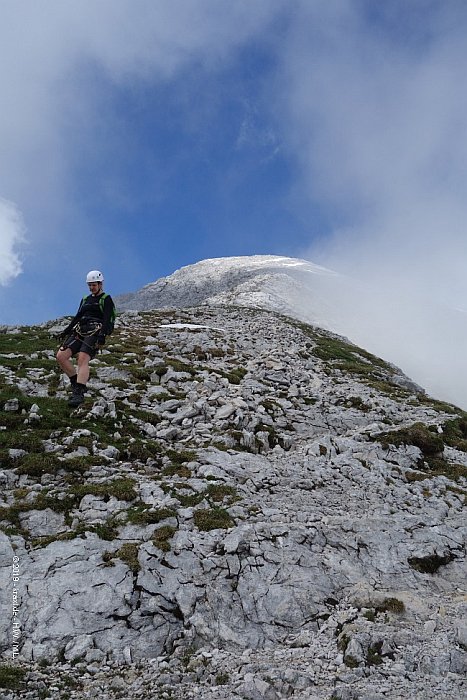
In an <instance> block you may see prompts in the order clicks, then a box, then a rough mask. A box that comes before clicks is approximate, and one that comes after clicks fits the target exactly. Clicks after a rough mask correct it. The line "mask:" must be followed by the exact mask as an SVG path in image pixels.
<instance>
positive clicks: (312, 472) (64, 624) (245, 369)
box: [0, 306, 467, 700]
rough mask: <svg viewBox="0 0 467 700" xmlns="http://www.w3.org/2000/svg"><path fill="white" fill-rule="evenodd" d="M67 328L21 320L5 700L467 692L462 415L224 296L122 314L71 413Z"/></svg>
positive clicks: (2, 537)
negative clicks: (61, 367) (60, 363)
mask: <svg viewBox="0 0 467 700" xmlns="http://www.w3.org/2000/svg"><path fill="white" fill-rule="evenodd" d="M62 325H63V324H62ZM59 326H60V324H58V323H57V322H51V323H48V324H43V325H42V326H37V327H28V328H21V329H20V328H12V327H8V328H6V327H4V328H2V329H1V332H0V381H1V389H0V484H1V500H0V541H1V548H0V567H1V568H0V580H1V599H2V610H6V611H7V613H6V614H5V615H2V618H1V620H0V627H1V635H0V639H1V640H2V646H1V652H2V659H3V664H2V665H1V667H0V697H5V698H8V699H10V698H13V697H17V693H18V692H19V691H21V696H22V697H24V698H36V697H37V698H54V699H55V698H73V699H74V698H93V697H99V698H101V699H102V700H103V699H104V698H109V699H110V698H119V697H121V698H123V697H125V698H173V699H175V698H176V699H180V700H181V699H182V698H183V699H188V698H200V699H201V698H202V699H203V700H227V699H235V698H239V699H240V698H244V699H245V700H280V699H282V698H289V697H291V698H294V699H295V700H331V699H333V700H357V699H358V700H383V699H385V700H387V699H390V700H395V699H396V698H411V699H413V700H416V699H420V700H422V699H425V698H426V699H428V698H431V697H432V696H438V697H439V698H443V699H446V700H451V699H452V700H454V699H455V700H458V699H459V698H461V697H463V696H465V694H466V685H465V673H466V670H467V653H466V652H467V625H466V621H465V620H466V609H467V594H466V577H465V574H466V568H465V541H466V525H465V517H464V512H465V511H464V508H465V497H466V494H467V417H466V415H465V414H464V413H463V412H462V411H460V410H459V409H457V408H456V407H454V406H451V405H449V404H445V403H441V402H438V401H435V400H434V399H431V398H430V397H428V396H426V394H425V393H424V392H423V391H422V390H421V389H420V387H418V386H417V385H415V384H414V383H413V382H411V381H410V380H409V379H408V378H407V377H405V376H404V375H403V374H402V373H401V372H400V371H399V370H398V369H397V368H396V367H394V366H392V365H390V364H388V363H386V362H384V361H383V360H380V359H378V358H376V357H374V356H372V355H370V354H369V353H367V352H365V351H364V350H362V349H361V348H357V347H356V346H353V345H351V344H350V343H348V342H347V341H345V340H344V339H342V338H339V337H338V336H335V335H333V334H332V333H329V332H327V331H324V330H321V329H319V328H316V327H312V326H308V325H306V324H303V323H300V322H298V321H296V320H293V319H291V318H288V317H285V316H280V315H278V314H275V313H271V312H267V311H261V310H258V309H247V308H235V307H230V308H228V307H214V306H213V307H194V308H190V309H176V310H175V309H174V310H167V309H165V310H158V311H141V312H130V311H128V312H125V313H123V314H121V315H120V316H119V318H118V321H117V327H116V330H115V332H114V334H113V335H112V336H111V338H110V339H109V340H108V343H107V346H106V349H105V350H104V351H103V353H101V354H100V355H99V356H98V358H97V359H96V360H95V361H93V363H92V372H91V381H90V383H89V385H88V386H89V392H88V394H87V398H86V402H85V403H84V404H83V406H82V407H80V408H79V409H77V410H75V411H72V412H71V411H70V409H69V408H68V406H67V404H66V400H65V399H66V398H67V396H68V391H69V389H68V386H67V384H68V382H67V381H65V378H64V377H61V376H60V375H59V373H58V370H57V368H56V365H55V361H54V354H55V350H54V341H53V340H52V339H51V336H53V334H54V333H56V332H57V331H58V329H59ZM13 562H17V563H18V567H19V573H18V575H17V578H18V582H17V584H14V583H13V576H12V565H13ZM15 587H16V589H17V595H18V601H17V609H18V614H17V616H16V617H15V620H17V622H18V623H19V628H20V636H19V637H15V627H14V625H13V617H12V614H10V613H9V612H8V611H11V609H12V595H13V588H15ZM15 643H17V644H18V646H17V652H18V653H17V656H16V658H15V659H14V660H12V649H16V647H14V644H15ZM2 692H3V696H2V695H1V694H2Z"/></svg>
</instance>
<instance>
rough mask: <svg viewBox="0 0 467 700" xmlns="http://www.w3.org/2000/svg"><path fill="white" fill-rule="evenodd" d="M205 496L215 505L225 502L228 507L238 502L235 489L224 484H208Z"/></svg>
mask: <svg viewBox="0 0 467 700" xmlns="http://www.w3.org/2000/svg"><path fill="white" fill-rule="evenodd" d="M206 496H207V498H208V499H209V500H210V501H214V502H215V503H222V502H224V501H225V502H227V504H228V505H231V504H232V503H234V502H235V501H238V500H239V496H238V493H237V491H236V490H235V488H234V487H233V486H227V485H226V484H209V486H208V488H207V491H206Z"/></svg>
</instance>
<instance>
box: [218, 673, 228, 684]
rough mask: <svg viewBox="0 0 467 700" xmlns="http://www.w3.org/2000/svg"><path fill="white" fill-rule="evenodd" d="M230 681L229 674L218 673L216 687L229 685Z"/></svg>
mask: <svg viewBox="0 0 467 700" xmlns="http://www.w3.org/2000/svg"><path fill="white" fill-rule="evenodd" d="M229 680H230V676H229V674H228V673H218V674H217V676H216V685H227V683H228V682H229Z"/></svg>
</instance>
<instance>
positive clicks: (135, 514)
mask: <svg viewBox="0 0 467 700" xmlns="http://www.w3.org/2000/svg"><path fill="white" fill-rule="evenodd" d="M176 516H177V511H176V510H174V509H173V508H159V509H158V510H149V506H147V505H145V504H141V505H135V506H133V507H132V508H129V510H127V522H129V523H131V524H132V525H141V526H142V527H144V526H145V525H155V524H157V523H160V522H161V521H162V520H167V519H168V518H174V517H176Z"/></svg>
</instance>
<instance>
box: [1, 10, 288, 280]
mask: <svg viewBox="0 0 467 700" xmlns="http://www.w3.org/2000/svg"><path fill="white" fill-rule="evenodd" d="M283 4H284V3H283V2H282V0H275V1H273V2H272V3H271V2H270V1H268V0H258V1H257V2H255V3H251V2H249V1H247V0H237V1H236V2H235V3H230V2H219V3H213V2H212V1H211V0H190V1H189V2H187V1H186V0H158V2H157V3H156V2H153V0H138V3H137V4H135V3H133V2H129V1H128V0H82V1H81V2H79V3H70V2H63V0H48V2H47V9H46V11H45V10H44V6H43V5H42V4H41V3H37V2H35V1H34V0H25V1H24V2H22V3H4V6H3V7H2V21H1V23H0V47H1V49H0V55H1V61H0V94H1V95H2V110H1V111H0V152H1V153H2V158H1V160H0V197H3V198H4V199H5V200H8V201H10V202H14V203H15V206H16V207H17V208H18V209H20V210H21V211H22V212H23V215H24V219H25V222H26V225H27V228H28V238H29V240H28V245H29V254H30V256H31V257H30V259H28V261H27V264H28V265H32V258H33V256H34V254H37V253H38V251H41V252H42V251H43V250H44V248H46V249H47V250H48V258H47V262H48V264H49V265H55V266H56V268H57V269H60V264H59V261H60V258H62V259H66V258H67V255H68V251H69V250H70V248H71V246H73V247H75V248H76V243H75V241H76V238H77V234H78V235H79V239H80V241H81V243H82V245H83V246H86V244H88V243H90V242H92V243H91V244H92V245H93V246H94V247H95V248H97V246H98V245H99V242H98V239H96V236H95V235H94V234H95V230H92V231H91V232H90V234H88V233H87V231H88V230H89V229H92V228H93V226H92V224H91V225H90V222H89V221H86V219H85V217H84V215H83V211H82V209H83V207H82V206H81V203H80V202H79V197H78V195H77V194H76V184H77V183H76V180H77V177H78V176H77V174H76V173H77V171H78V170H79V168H80V167H82V163H81V162H80V158H81V157H82V155H81V154H82V151H83V150H84V151H85V153H86V155H87V157H88V158H89V159H90V160H92V158H93V155H94V158H95V161H96V163H97V161H98V159H99V158H101V159H102V158H103V156H102V153H103V149H104V148H105V149H106V150H105V158H106V159H107V162H108V160H109V159H111V158H112V156H113V155H116V154H117V155H118V153H120V152H122V150H124V148H125V144H124V143H122V140H123V139H122V134H121V132H119V131H118V126H117V128H116V125H118V116H116V115H115V113H114V112H113V111H112V107H111V106H109V104H110V103H111V100H112V98H113V96H114V93H115V91H118V89H120V88H125V89H131V90H134V96H136V97H137V95H138V91H139V90H141V91H142V90H143V86H146V87H147V86H157V85H164V84H168V83H170V82H175V81H176V80H177V79H178V77H179V75H180V74H181V73H182V72H183V71H186V72H188V73H191V74H192V77H193V82H196V81H199V82H200V85H201V84H202V81H203V77H204V76H206V75H208V74H210V73H216V72H217V71H220V70H221V69H222V68H223V67H224V66H225V65H226V64H228V62H229V61H230V59H231V57H232V55H233V54H234V53H235V52H236V51H237V49H238V48H239V47H240V46H242V45H243V44H244V43H245V42H246V41H248V40H249V39H251V37H252V36H255V35H257V34H258V33H259V32H261V31H263V30H266V29H267V27H268V26H269V23H270V22H271V21H273V20H274V18H275V16H276V13H277V12H278V11H279V10H280V8H281V7H282V6H283ZM112 91H114V92H112ZM104 114H107V120H108V121H107V124H106V126H105V127H104V126H103V124H102V121H103V119H104V117H103V115H104ZM187 114H188V110H187ZM114 129H115V133H114ZM83 147H84V149H83ZM93 147H94V148H93ZM128 148H129V147H128ZM113 149H115V154H114V153H113ZM93 151H94V153H93ZM88 154H89V155H88ZM88 165H89V168H90V169H91V170H92V168H93V167H97V165H96V164H95V163H92V162H91V163H89V164H88ZM101 166H102V163H100V167H101ZM111 170H112V166H110V167H109V168H108V172H109V173H110V171H111ZM32 224H33V225H32ZM5 236H6V234H5ZM11 236H12V234H9V237H8V239H7V238H6V237H5V242H4V243H3V245H4V246H5V247H7V246H8V250H10V248H11V245H12V243H13V241H12V239H11ZM8 241H9V242H8ZM16 244H17V245H20V244H21V238H20V237H19V236H18V237H16ZM98 252H99V251H98V250H96V254H97V253H98ZM9 260H10V263H8V265H7V262H6V261H5V263H4V265H5V270H7V269H8V270H9V272H5V274H4V277H3V278H4V280H5V284H6V283H8V281H9V280H12V279H13V278H14V276H15V275H17V274H18V273H19V271H20V266H19V265H18V264H16V263H15V262H14V257H13V256H12V254H11V253H10V256H9ZM25 264H26V263H25Z"/></svg>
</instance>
